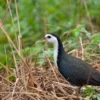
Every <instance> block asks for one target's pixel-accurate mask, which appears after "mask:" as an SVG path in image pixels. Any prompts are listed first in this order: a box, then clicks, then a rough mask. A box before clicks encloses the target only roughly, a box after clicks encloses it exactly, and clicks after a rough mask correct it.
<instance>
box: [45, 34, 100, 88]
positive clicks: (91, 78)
mask: <svg viewBox="0 0 100 100" xmlns="http://www.w3.org/2000/svg"><path fill="white" fill-rule="evenodd" d="M44 38H45V40H46V42H47V43H51V44H53V47H54V54H53V55H54V63H55V65H56V66H57V68H58V70H59V72H60V73H61V75H62V76H63V77H64V78H65V79H66V80H67V81H68V82H69V83H70V84H71V85H73V86H79V87H81V86H84V85H93V86H100V72H99V71H98V70H96V69H95V68H94V67H92V66H91V65H89V64H88V63H87V62H85V61H83V60H81V59H79V58H77V57H74V56H71V55H70V54H68V53H66V52H65V50H64V48H63V44H62V42H61V39H60V38H59V37H58V36H57V35H56V34H54V33H48V34H45V36H44Z"/></svg>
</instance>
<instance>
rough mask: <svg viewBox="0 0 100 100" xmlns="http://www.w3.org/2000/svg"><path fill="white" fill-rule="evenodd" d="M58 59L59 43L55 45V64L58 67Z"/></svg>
mask: <svg viewBox="0 0 100 100" xmlns="http://www.w3.org/2000/svg"><path fill="white" fill-rule="evenodd" d="M57 57H58V42H55V43H54V63H55V65H56V67H58V66H57Z"/></svg>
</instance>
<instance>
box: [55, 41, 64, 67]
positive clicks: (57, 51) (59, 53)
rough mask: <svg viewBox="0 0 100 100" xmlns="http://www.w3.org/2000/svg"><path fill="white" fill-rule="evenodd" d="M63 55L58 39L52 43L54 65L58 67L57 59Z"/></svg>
mask: <svg viewBox="0 0 100 100" xmlns="http://www.w3.org/2000/svg"><path fill="white" fill-rule="evenodd" d="M64 53H65V51H64V48H63V45H62V42H61V41H60V39H57V42H55V43H54V63H55V65H56V66H58V62H59V59H60V58H61V57H62V55H63V54H64Z"/></svg>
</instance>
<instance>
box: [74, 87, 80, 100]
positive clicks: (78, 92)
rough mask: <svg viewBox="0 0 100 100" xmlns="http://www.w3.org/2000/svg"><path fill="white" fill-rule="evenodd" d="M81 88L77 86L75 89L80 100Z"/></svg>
mask: <svg viewBox="0 0 100 100" xmlns="http://www.w3.org/2000/svg"><path fill="white" fill-rule="evenodd" d="M80 89H81V87H77V88H76V89H75V91H76V96H77V100H80V99H79V98H80Z"/></svg>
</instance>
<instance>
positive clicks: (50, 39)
mask: <svg viewBox="0 0 100 100" xmlns="http://www.w3.org/2000/svg"><path fill="white" fill-rule="evenodd" d="M45 39H46V41H47V42H48V43H52V44H55V43H57V37H56V35H54V34H46V35H45Z"/></svg>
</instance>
